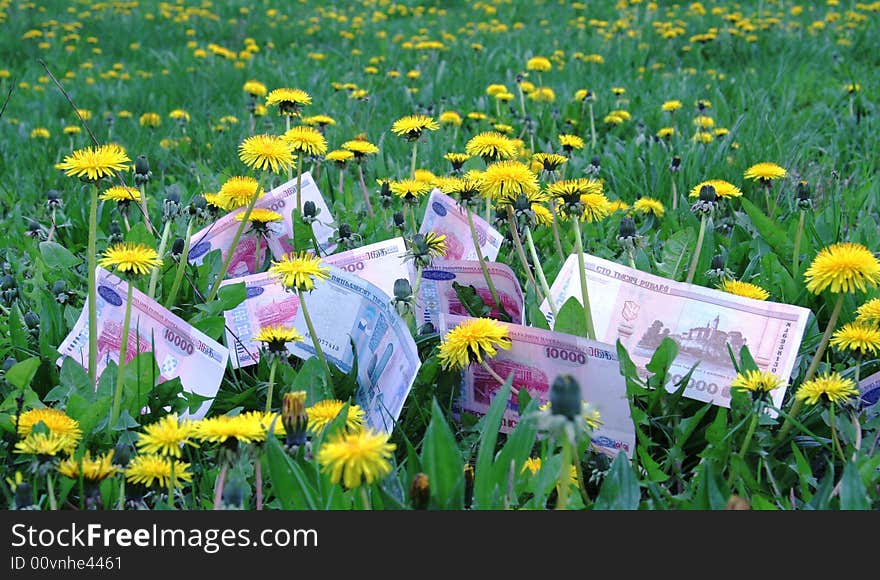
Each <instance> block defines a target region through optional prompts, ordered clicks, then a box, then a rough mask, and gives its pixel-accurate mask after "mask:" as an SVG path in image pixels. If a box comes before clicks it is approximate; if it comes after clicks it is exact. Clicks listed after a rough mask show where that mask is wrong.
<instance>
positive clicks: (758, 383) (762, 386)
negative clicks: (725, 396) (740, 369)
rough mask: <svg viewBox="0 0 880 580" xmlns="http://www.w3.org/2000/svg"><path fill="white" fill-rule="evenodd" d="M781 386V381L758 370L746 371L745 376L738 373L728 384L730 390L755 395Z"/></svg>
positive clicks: (767, 372)
mask: <svg viewBox="0 0 880 580" xmlns="http://www.w3.org/2000/svg"><path fill="white" fill-rule="evenodd" d="M781 386H783V383H782V379H780V378H779V377H777V376H776V375H774V374H773V373H771V372H769V371H760V370H758V371H756V370H748V371H746V372H745V374H743V373H738V374H737V375H736V378H734V379H733V382H731V383H730V388H732V389H737V390H740V391H749V392H751V393H757V394H763V393H769V392H770V391H772V390H774V389H778V388H779V387H781Z"/></svg>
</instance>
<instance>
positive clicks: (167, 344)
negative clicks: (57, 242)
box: [57, 268, 229, 419]
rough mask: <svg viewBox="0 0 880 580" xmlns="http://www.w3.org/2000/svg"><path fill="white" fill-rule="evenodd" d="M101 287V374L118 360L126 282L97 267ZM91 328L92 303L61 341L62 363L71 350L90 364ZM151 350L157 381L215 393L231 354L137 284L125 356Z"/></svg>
mask: <svg viewBox="0 0 880 580" xmlns="http://www.w3.org/2000/svg"><path fill="white" fill-rule="evenodd" d="M97 288H98V296H97V311H98V333H99V334H98V376H100V375H101V373H103V372H104V369H105V368H106V367H107V363H108V361H110V360H112V361H114V362H116V363H117V364H118V363H119V351H120V344H121V343H122V323H123V321H124V316H125V298H126V293H127V292H128V284H127V283H126V282H125V281H124V280H121V279H120V278H118V277H117V276H115V275H113V274H111V273H110V272H108V271H107V270H104V269H102V268H98V269H97ZM89 330H90V329H89V313H88V307H84V308H83V311H82V313H81V314H80V316H79V318H78V319H77V321H76V324H75V325H74V327H73V329H72V330H71V331H70V334H68V335H67V337H66V338H65V339H64V340H63V341H62V343H61V345H60V346H59V347H58V352H59V353H61V358H59V359H58V361H57V362H58V364H59V365H60V364H61V363H62V361H63V359H64V357H68V356H69V357H72V358H73V359H74V360H76V361H77V362H78V363H80V364H81V365H82V366H83V367H84V368H86V370H88V362H89ZM150 350H153V356H154V357H155V358H156V363H157V364H158V365H159V372H160V373H161V374H160V376H159V377H158V378H157V383H162V382H165V381H167V380H170V379H173V378H175V377H179V378H180V382H181V384H182V385H183V389H184V390H185V391H187V392H190V393H197V394H199V395H201V396H203V397H208V398H214V396H216V394H217V390H218V389H219V388H220V381H221V380H222V379H223V373H224V371H225V370H226V361H227V358H228V356H229V352H228V351H227V350H226V347H225V346H223V345H221V344H220V343H218V342H217V341H215V340H212V339H211V338H209V337H208V336H206V335H205V334H203V333H202V332H200V331H198V330H196V329H195V328H193V327H192V326H191V325H190V324H188V323H187V322H186V321H185V320H183V319H181V318H180V317H178V316H176V315H174V314H172V313H171V312H169V311H168V310H167V309H165V308H164V307H163V306H162V305H161V304H159V303H158V302H156V301H155V300H151V299H150V298H149V297H148V296H147V295H146V294H144V293H142V292H141V291H139V290H138V289H137V288H135V289H134V291H133V294H132V308H131V322H130V324H129V334H128V346H127V351H126V357H125V358H126V361H130V360H132V359H133V358H134V357H135V356H136V355H137V354H139V353H143V352H149V351H150ZM210 406H211V401H205V402H204V403H203V404H202V406H201V407H199V409H198V410H197V411H196V412H195V413H193V414H191V415H189V416H190V417H192V418H195V419H200V418H202V417H204V416H205V414H206V413H207V412H208V409H209V408H210Z"/></svg>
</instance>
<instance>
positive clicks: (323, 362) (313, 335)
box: [296, 289, 333, 399]
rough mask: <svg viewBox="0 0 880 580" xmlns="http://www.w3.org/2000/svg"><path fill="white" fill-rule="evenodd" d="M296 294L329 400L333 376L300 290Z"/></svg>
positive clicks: (331, 394)
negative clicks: (328, 390)
mask: <svg viewBox="0 0 880 580" xmlns="http://www.w3.org/2000/svg"><path fill="white" fill-rule="evenodd" d="M296 293H297V294H298V295H299V306H300V308H302V313H303V318H304V319H305V321H306V326H307V327H308V329H309V336H311V338H312V346H314V347H315V354H316V355H317V357H318V360H320V361H321V365H323V367H324V372H325V373H326V374H327V387H328V388H329V389H330V393H329V395H330V398H331V399H332V398H333V375H332V373H331V372H330V365H328V364H327V359H326V358H324V351H323V350H321V343H320V342H319V341H318V334H317V333H316V332H315V327H314V325H313V324H312V317H311V316H309V309H308V307H307V306H306V301H305V297H304V296H303V292H302V290H299V289H297V291H296Z"/></svg>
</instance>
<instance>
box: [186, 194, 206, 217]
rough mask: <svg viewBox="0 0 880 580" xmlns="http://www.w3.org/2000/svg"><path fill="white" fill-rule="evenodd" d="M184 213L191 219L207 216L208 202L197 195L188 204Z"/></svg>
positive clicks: (203, 197)
mask: <svg viewBox="0 0 880 580" xmlns="http://www.w3.org/2000/svg"><path fill="white" fill-rule="evenodd" d="M186 211H187V213H188V214H189V215H190V216H192V217H202V216H207V215H208V200H206V199H205V196H203V195H197V196H195V197H194V198H193V199H192V201H190V202H189V205H188V206H187V208H186Z"/></svg>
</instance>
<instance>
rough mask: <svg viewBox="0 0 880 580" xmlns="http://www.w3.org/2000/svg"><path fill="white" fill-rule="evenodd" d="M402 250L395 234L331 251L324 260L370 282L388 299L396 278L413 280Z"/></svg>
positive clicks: (402, 242)
mask: <svg viewBox="0 0 880 580" xmlns="http://www.w3.org/2000/svg"><path fill="white" fill-rule="evenodd" d="M405 253H406V242H404V241H403V238H400V237H398V238H392V239H390V240H385V241H384V242H378V243H375V244H370V245H369V246H363V247H360V248H355V249H353V250H348V251H347V252H340V253H338V254H331V255H329V256H327V257H326V258H324V263H326V264H331V265H333V266H336V267H338V268H341V269H343V270H345V271H346V272H349V273H351V274H354V275H355V276H358V277H359V278H363V279H364V280H367V281H368V282H372V283H373V284H375V285H376V286H378V287H379V288H381V289H382V291H383V292H385V294H387V295H388V298H389V299H390V298H393V297H394V281H395V280H397V279H398V278H405V279H407V280H409V281H410V282H412V271H411V267H410V264H411V262H405V261H404V254H405Z"/></svg>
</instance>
